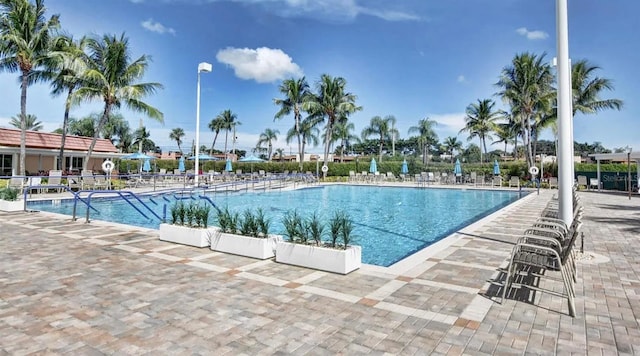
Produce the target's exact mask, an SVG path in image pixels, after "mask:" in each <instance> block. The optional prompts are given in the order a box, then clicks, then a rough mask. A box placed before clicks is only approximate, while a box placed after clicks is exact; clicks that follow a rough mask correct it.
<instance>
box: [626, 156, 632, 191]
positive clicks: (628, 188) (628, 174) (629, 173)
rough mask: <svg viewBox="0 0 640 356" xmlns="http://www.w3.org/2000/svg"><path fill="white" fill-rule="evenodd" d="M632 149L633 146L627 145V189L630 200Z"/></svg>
mask: <svg viewBox="0 0 640 356" xmlns="http://www.w3.org/2000/svg"><path fill="white" fill-rule="evenodd" d="M631 150H632V148H631V147H629V146H627V181H628V183H627V190H628V191H629V200H631Z"/></svg>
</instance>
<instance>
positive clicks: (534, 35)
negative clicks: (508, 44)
mask: <svg viewBox="0 0 640 356" xmlns="http://www.w3.org/2000/svg"><path fill="white" fill-rule="evenodd" d="M516 33H518V34H519V35H521V36H525V37H526V38H527V39H529V40H544V39H546V38H547V37H549V34H548V33H546V32H544V31H540V30H536V31H529V30H527V28H526V27H520V28H519V29H517V30H516Z"/></svg>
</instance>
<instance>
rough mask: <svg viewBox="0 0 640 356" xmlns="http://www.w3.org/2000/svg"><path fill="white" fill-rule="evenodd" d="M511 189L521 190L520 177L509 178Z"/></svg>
mask: <svg viewBox="0 0 640 356" xmlns="http://www.w3.org/2000/svg"><path fill="white" fill-rule="evenodd" d="M511 187H516V188H520V177H518V176H511V177H509V188H511Z"/></svg>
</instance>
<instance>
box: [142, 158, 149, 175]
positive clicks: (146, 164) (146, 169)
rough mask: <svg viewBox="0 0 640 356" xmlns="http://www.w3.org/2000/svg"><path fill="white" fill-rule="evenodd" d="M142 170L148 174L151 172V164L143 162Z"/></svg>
mask: <svg viewBox="0 0 640 356" xmlns="http://www.w3.org/2000/svg"><path fill="white" fill-rule="evenodd" d="M142 170H143V171H145V172H149V171H150V170H151V162H149V160H148V159H145V160H144V164H143V165H142Z"/></svg>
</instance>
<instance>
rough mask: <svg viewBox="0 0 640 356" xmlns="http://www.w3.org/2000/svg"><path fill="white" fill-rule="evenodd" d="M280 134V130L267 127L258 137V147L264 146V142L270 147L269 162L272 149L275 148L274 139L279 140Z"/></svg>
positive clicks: (268, 150) (268, 151)
mask: <svg viewBox="0 0 640 356" xmlns="http://www.w3.org/2000/svg"><path fill="white" fill-rule="evenodd" d="M279 134H280V131H278V130H272V129H265V130H264V132H263V133H261V134H260V137H259V138H258V144H257V147H262V145H264V144H266V145H267V147H268V148H267V157H269V162H271V151H272V150H273V141H277V140H278V135H279Z"/></svg>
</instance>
